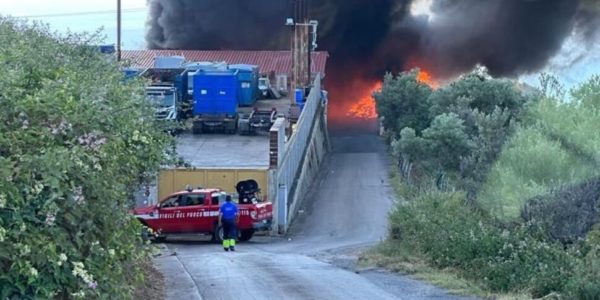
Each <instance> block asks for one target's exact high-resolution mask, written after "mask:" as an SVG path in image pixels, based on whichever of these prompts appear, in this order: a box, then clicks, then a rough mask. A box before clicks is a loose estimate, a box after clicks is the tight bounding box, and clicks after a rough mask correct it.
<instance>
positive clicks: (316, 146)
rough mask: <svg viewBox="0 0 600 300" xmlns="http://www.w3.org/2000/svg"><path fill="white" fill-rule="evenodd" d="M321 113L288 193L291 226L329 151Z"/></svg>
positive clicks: (325, 125) (325, 124)
mask: <svg viewBox="0 0 600 300" xmlns="http://www.w3.org/2000/svg"><path fill="white" fill-rule="evenodd" d="M323 112H324V110H323V109H321V110H319V112H318V115H317V118H315V121H316V122H315V124H314V126H313V128H312V133H311V139H310V144H309V145H308V148H307V149H306V153H305V155H304V161H303V163H302V166H301V169H300V174H299V176H298V178H297V179H296V182H295V185H294V186H293V187H292V190H291V193H290V194H291V195H290V196H291V197H290V199H289V201H288V204H289V208H288V220H287V223H288V224H291V223H292V220H293V218H294V217H295V216H296V214H297V212H298V207H300V203H302V201H304V196H305V195H306V194H308V189H309V188H310V186H311V185H312V183H313V182H314V181H315V179H316V178H317V174H318V173H319V169H320V168H321V164H322V163H323V160H324V159H325V155H326V154H327V152H329V149H330V145H329V135H328V133H327V123H326V117H325V114H323Z"/></svg>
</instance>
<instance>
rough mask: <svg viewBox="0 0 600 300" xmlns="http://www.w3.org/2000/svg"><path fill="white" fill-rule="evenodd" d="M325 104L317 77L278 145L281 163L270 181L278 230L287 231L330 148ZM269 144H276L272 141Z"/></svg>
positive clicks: (319, 80)
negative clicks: (288, 133) (286, 136)
mask: <svg viewBox="0 0 600 300" xmlns="http://www.w3.org/2000/svg"><path fill="white" fill-rule="evenodd" d="M326 105H327V103H326V101H323V97H322V93H321V79H320V77H317V78H316V79H315V82H314V85H313V88H312V90H311V91H310V94H309V95H308V97H307V100H306V103H305V105H304V109H303V111H302V114H301V115H300V117H299V118H298V122H297V124H296V127H295V130H294V131H293V134H292V136H291V137H290V138H289V139H288V140H287V141H286V142H285V145H284V147H283V149H284V150H283V153H282V150H281V147H278V148H279V149H278V153H277V155H278V157H280V159H278V161H280V163H279V164H278V166H277V174H276V179H277V180H276V181H275V182H273V183H274V184H276V186H274V187H273V188H274V189H275V190H276V191H277V194H276V195H277V196H276V201H275V202H274V206H275V207H274V209H275V211H277V213H276V214H275V219H276V220H274V221H275V224H277V225H278V226H277V230H278V232H279V233H285V232H286V231H287V228H288V225H289V224H290V222H291V221H292V220H293V219H294V217H295V214H296V207H298V206H299V205H298V204H299V203H301V202H302V201H303V200H304V195H305V194H306V191H307V189H308V187H309V186H310V184H311V183H312V182H313V180H314V179H315V175H316V173H317V172H318V170H319V168H320V166H321V162H322V161H323V158H324V156H325V154H326V153H327V152H328V151H329V137H328V134H327V125H326V117H325V113H326ZM273 137H275V135H274V136H273ZM272 144H276V143H275V141H273V143H272ZM272 161H275V159H272Z"/></svg>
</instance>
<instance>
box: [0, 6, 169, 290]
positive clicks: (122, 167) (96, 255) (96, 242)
mask: <svg viewBox="0 0 600 300" xmlns="http://www.w3.org/2000/svg"><path fill="white" fill-rule="evenodd" d="M93 41H94V39H93V38H92V37H89V36H66V37H59V36H56V35H55V34H52V33H50V32H49V31H48V29H47V28H45V27H43V26H39V25H28V24H24V23H21V22H18V21H14V20H10V19H5V18H0V65H1V66H2V76H0V104H1V106H2V109H1V110H0V120H1V121H0V299H15V298H17V299H21V298H23V299H34V298H35V299H51V298H60V299H65V298H85V299H89V298H104V299H106V298H116V299H121V298H129V297H131V291H132V284H134V283H135V281H136V280H139V279H141V277H140V276H141V275H140V274H139V272H138V270H137V269H136V267H135V266H136V262H137V260H139V259H146V256H145V251H144V249H142V248H141V247H140V246H141V243H140V240H139V237H138V236H139V234H138V233H139V229H140V228H139V224H137V222H136V221H135V220H134V219H133V218H132V217H131V216H129V215H128V213H127V210H128V208H129V205H130V200H129V199H130V197H131V193H132V192H133V191H134V190H135V188H136V187H137V186H138V185H139V184H140V183H141V182H142V181H144V180H147V178H146V177H147V176H146V175H145V174H153V172H154V171H156V170H157V169H158V167H159V165H160V164H161V163H163V162H164V161H165V158H166V151H165V149H166V148H167V145H169V144H170V138H169V137H168V136H167V135H165V134H164V133H163V132H162V130H161V129H160V128H159V127H158V125H157V124H155V120H154V117H153V110H152V108H151V107H149V106H148V105H147V104H146V102H145V101H144V99H143V93H142V91H143V89H142V87H141V85H140V84H139V83H137V82H135V81H132V82H127V83H125V82H123V76H122V74H121V72H120V70H119V66H118V65H117V64H116V63H115V62H114V61H113V59H111V58H107V57H104V56H102V55H101V54H100V53H98V52H97V51H96V50H94V48H93V47H89V46H85V45H84V42H85V43H86V44H87V43H93Z"/></svg>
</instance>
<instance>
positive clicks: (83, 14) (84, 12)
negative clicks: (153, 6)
mask: <svg viewBox="0 0 600 300" xmlns="http://www.w3.org/2000/svg"><path fill="white" fill-rule="evenodd" d="M141 11H146V8H145V7H138V8H127V9H123V10H121V12H122V13H130V12H141ZM116 13H117V10H116V9H111V10H96V11H81V12H71V13H55V14H44V15H29V16H16V17H18V18H52V17H71V16H86V15H108V14H111V15H112V14H116Z"/></svg>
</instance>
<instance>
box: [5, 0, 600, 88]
mask: <svg viewBox="0 0 600 300" xmlns="http://www.w3.org/2000/svg"><path fill="white" fill-rule="evenodd" d="M246 1H247V0H246ZM121 2H122V8H123V16H122V28H123V30H122V46H123V49H143V48H145V41H144V32H145V23H146V17H147V14H146V0H122V1H121ZM116 3H117V1H115V0H112V1H111V0H2V4H1V5H0V15H12V16H15V17H26V18H27V19H30V20H37V21H42V22H44V23H49V24H50V27H51V28H53V29H55V30H57V31H60V32H65V31H67V30H70V31H75V32H82V31H87V32H94V31H96V30H98V29H99V28H103V31H102V33H103V34H104V35H105V37H106V39H105V43H107V44H115V43H116ZM431 3H432V0H418V1H416V2H415V3H414V5H413V7H411V10H412V13H413V14H417V15H418V14H430V13H431V11H430V10H429V7H430V6H431ZM541 72H549V73H553V74H556V75H557V76H558V77H559V79H560V80H561V81H562V82H563V83H564V85H565V86H566V88H571V87H573V86H576V85H577V84H579V83H581V82H582V81H583V80H585V79H586V78H589V77H590V76H591V75H593V74H598V73H600V41H598V42H596V43H594V44H590V45H581V44H580V43H578V42H576V41H574V40H573V39H570V40H567V42H566V43H565V45H564V46H563V49H562V50H561V51H560V53H558V54H557V55H556V56H555V57H554V58H553V59H552V60H551V61H550V62H549V64H548V66H547V67H546V68H545V69H544V70H541ZM538 77H539V73H533V74H527V75H523V76H521V78H520V79H521V80H522V81H524V82H527V83H528V84H531V85H534V86H537V83H538V80H537V78H538Z"/></svg>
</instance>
